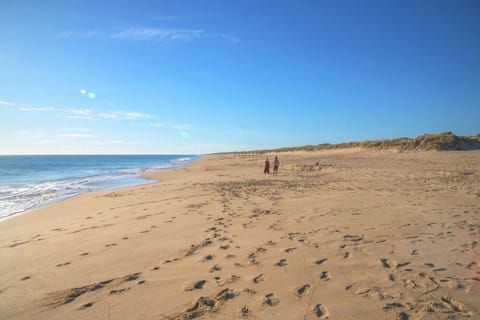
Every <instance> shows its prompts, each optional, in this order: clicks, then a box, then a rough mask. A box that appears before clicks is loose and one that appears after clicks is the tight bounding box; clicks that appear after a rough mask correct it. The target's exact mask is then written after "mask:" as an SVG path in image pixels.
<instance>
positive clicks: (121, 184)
mask: <svg viewBox="0 0 480 320" xmlns="http://www.w3.org/2000/svg"><path fill="white" fill-rule="evenodd" d="M47 156H51V155H47ZM88 156H90V155H88ZM135 156H142V155H135ZM181 156H184V155H181ZM189 156H194V157H195V159H191V160H189V161H188V162H187V163H186V164H185V165H176V166H173V167H171V168H162V169H156V170H151V171H146V172H141V173H138V174H136V175H135V176H125V177H120V178H117V179H110V180H105V181H104V182H103V186H99V187H98V188H97V189H94V190H86V191H84V192H79V193H76V194H71V195H61V196H57V197H53V198H50V199H47V200H43V201H40V202H38V203H36V204H34V205H32V206H31V207H27V208H26V209H24V210H21V211H18V212H14V213H11V214H8V215H6V216H2V217H0V223H1V222H2V221H4V220H8V219H11V218H13V217H15V216H17V215H21V214H24V213H25V212H28V211H31V210H35V209H39V208H42V207H46V206H50V205H53V204H55V203H58V202H61V201H65V200H67V199H70V198H73V197H77V196H80V195H82V194H86V193H92V192H99V191H108V190H116V189H125V188H131V187H136V186H141V185H146V184H150V183H155V182H158V180H156V179H154V178H149V173H152V172H157V171H165V170H174V169H177V168H184V167H188V166H189V165H191V164H192V163H194V162H195V161H197V160H199V159H201V157H202V156H201V155H189ZM179 159H183V158H179ZM93 177H95V176H93ZM80 178H82V179H89V178H92V176H85V177H75V179H80ZM128 180H138V181H131V182H126V181H128ZM141 180H143V181H141ZM53 182H55V181H53ZM109 184H110V185H111V186H108V185H109ZM105 185H106V186H105Z"/></svg>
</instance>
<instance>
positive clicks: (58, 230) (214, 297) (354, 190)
mask: <svg viewBox="0 0 480 320" xmlns="http://www.w3.org/2000/svg"><path fill="white" fill-rule="evenodd" d="M273 155H278V156H279V159H280V171H279V175H278V176H272V175H268V176H267V175H264V174H262V172H263V161H264V160H265V159H264V157H265V156H269V157H271V156H273ZM317 162H318V163H319V165H316V163H317ZM479 167H480V151H468V152H463V153H462V152H455V153H438V152H426V153H393V152H383V151H382V152H378V151H375V152H371V151H364V150H348V151H321V152H313V153H311V152H310V153H305V152H295V153H276V154H262V155H251V156H241V157H239V156H235V155H232V154H221V155H207V156H204V157H202V158H201V159H199V160H197V161H195V162H194V163H192V164H191V165H190V166H188V167H186V168H181V169H174V170H166V171H159V172H149V173H148V174H147V176H148V178H153V179H159V181H158V182H155V183H151V184H146V185H140V186H136V187H128V188H122V189H116V190H109V191H106V190H102V191H96V192H91V193H86V194H82V195H79V196H76V197H74V198H70V199H67V200H65V201H62V202H59V203H55V204H53V205H51V206H48V207H42V208H38V209H35V210H31V211H28V212H26V213H25V214H22V215H20V216H17V218H16V219H9V220H7V221H5V222H4V223H1V224H0V254H1V255H2V259H1V260H0V269H1V270H2V271H3V272H2V273H0V283H2V287H0V312H2V314H3V315H4V317H5V319H30V318H39V319H84V318H104V317H105V315H107V314H108V315H109V317H110V319H124V318H129V319H158V318H161V319H171V320H174V319H183V318H188V317H197V318H198V319H225V318H229V319H244V318H245V317H247V318H248V317H250V318H252V319H254V318H259V319H278V318H279V317H283V318H288V319H304V318H309V319H322V318H323V319H326V318H327V317H332V318H338V319H348V318H354V317H355V318H357V319H361V320H366V319H372V318H389V319H390V318H397V317H400V318H401V317H403V318H405V317H410V318H421V317H428V316H430V317H435V318H438V319H447V318H448V317H450V316H452V315H454V316H455V317H457V318H459V319H462V318H474V317H476V316H478V314H479V310H480V303H479V301H478V298H476V297H478V294H480V286H479V283H478V281H476V280H475V279H476V278H478V274H480V269H479V266H478V261H480V260H479V258H480V249H479V246H478V242H477V241H478V237H479V235H480V206H479V204H478V195H477V194H476V192H479V191H480V189H479V188H480V172H479V171H478V168H479ZM279 279H281V281H279ZM432 279H433V280H432ZM413 284H415V285H413ZM138 305H142V308H141V309H140V310H139V309H138ZM393 305H394V306H395V307H392V306H393ZM429 308H430V309H429ZM428 310H429V311H428Z"/></svg>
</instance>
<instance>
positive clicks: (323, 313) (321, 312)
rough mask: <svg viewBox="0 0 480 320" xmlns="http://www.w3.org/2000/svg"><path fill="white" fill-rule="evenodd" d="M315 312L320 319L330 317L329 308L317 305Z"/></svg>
mask: <svg viewBox="0 0 480 320" xmlns="http://www.w3.org/2000/svg"><path fill="white" fill-rule="evenodd" d="M313 311H314V312H315V315H316V316H317V317H318V318H320V319H328V317H329V316H330V313H329V312H328V309H327V307H325V306H324V305H322V304H317V305H316V306H315V308H314V309H313Z"/></svg>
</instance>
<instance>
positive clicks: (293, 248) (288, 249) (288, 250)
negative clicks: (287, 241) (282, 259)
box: [285, 247, 297, 253]
mask: <svg viewBox="0 0 480 320" xmlns="http://www.w3.org/2000/svg"><path fill="white" fill-rule="evenodd" d="M296 249H297V247H292V248H287V249H285V252H286V253H289V252H292V251H293V250H296Z"/></svg>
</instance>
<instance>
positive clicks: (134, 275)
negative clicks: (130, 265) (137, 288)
mask: <svg viewBox="0 0 480 320" xmlns="http://www.w3.org/2000/svg"><path fill="white" fill-rule="evenodd" d="M141 274H142V273H141V272H137V273H132V274H129V275H128V276H125V277H124V279H123V280H124V281H125V282H130V281H135V280H137V279H138V278H140V275H141Z"/></svg>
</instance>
